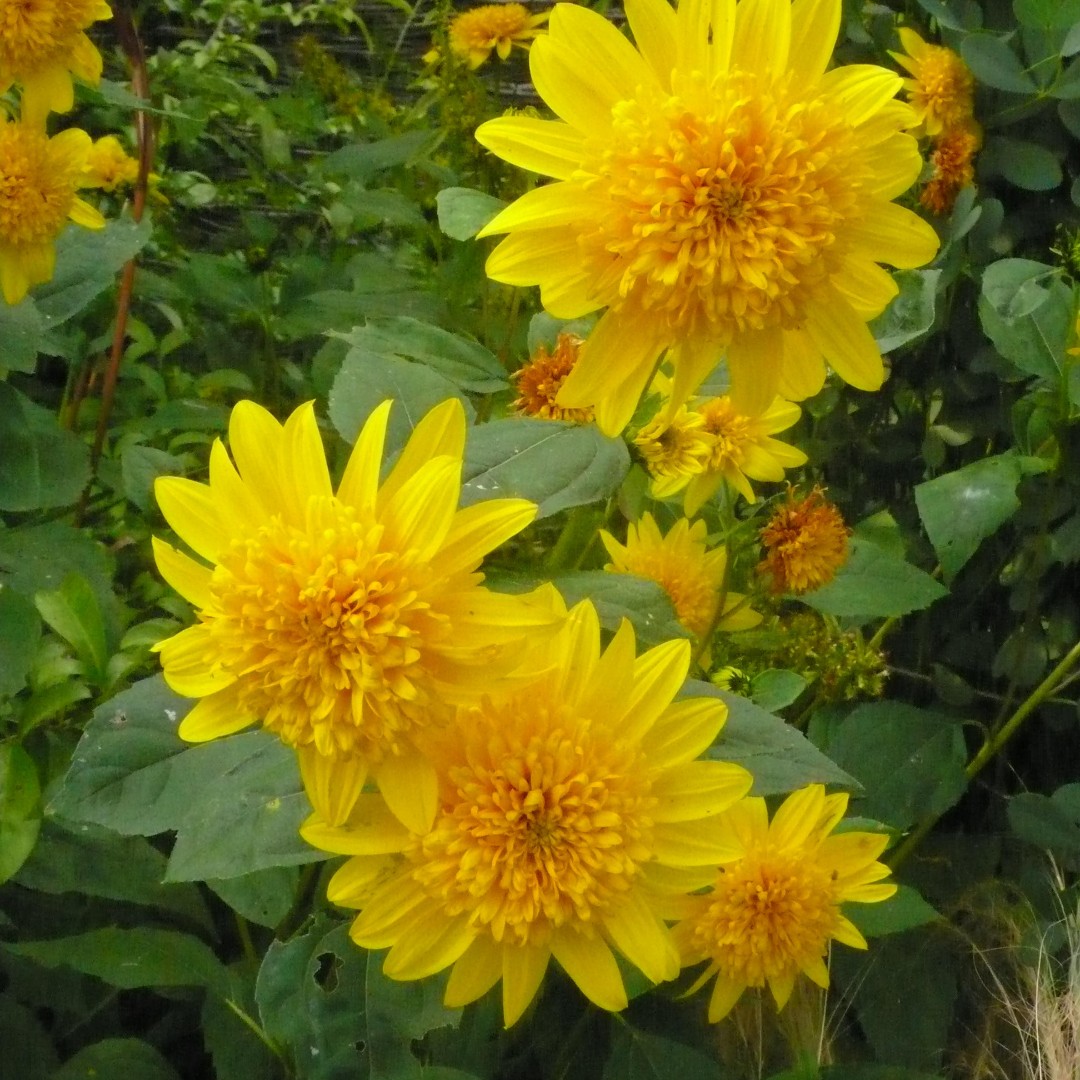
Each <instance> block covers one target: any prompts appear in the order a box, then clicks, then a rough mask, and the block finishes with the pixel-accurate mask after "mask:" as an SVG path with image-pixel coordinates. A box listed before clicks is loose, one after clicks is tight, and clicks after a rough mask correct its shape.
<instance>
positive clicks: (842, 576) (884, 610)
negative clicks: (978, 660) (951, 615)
mask: <svg viewBox="0 0 1080 1080" xmlns="http://www.w3.org/2000/svg"><path fill="white" fill-rule="evenodd" d="M946 595H948V590H947V589H946V588H945V587H944V586H942V585H941V584H940V583H939V582H937V581H935V580H934V579H933V578H932V577H931V576H930V575H929V574H927V573H926V572H925V571H923V570H920V569H919V568H918V567H917V566H912V565H911V563H909V562H907V561H905V560H904V559H900V558H897V557H896V556H895V555H893V554H892V553H890V552H889V551H887V550H885V549H884V548H881V547H878V546H877V545H876V544H874V543H872V542H870V541H868V540H866V539H863V538H860V537H858V536H853V537H852V538H851V543H850V554H849V555H848V560H847V562H846V563H845V564H844V565H843V566H842V567H841V568H840V570H839V571H838V572H837V574H836V577H835V578H834V579H833V580H832V581H830V582H829V584H828V585H824V586H822V588H820V589H817V590H815V591H814V592H812V593H807V594H806V595H805V596H802V597H800V599H801V600H802V602H803V603H804V604H806V605H807V606H808V607H812V608H813V609H814V610H815V611H820V612H823V613H824V614H826V615H836V616H844V617H849V618H857V619H861V620H868V619H877V618H887V617H892V616H898V615H907V614H908V613H909V612H911V611H921V610H922V609H923V608H927V607H929V606H930V605H931V604H932V603H934V601H935V600H939V599H941V597H943V596H946Z"/></svg>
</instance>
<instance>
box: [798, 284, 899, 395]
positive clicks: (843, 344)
mask: <svg viewBox="0 0 1080 1080" xmlns="http://www.w3.org/2000/svg"><path fill="white" fill-rule="evenodd" d="M832 293H833V299H832V301H831V302H823V303H818V304H815V305H814V306H813V307H812V308H811V309H810V310H809V312H808V313H807V319H806V331H807V333H808V334H809V335H810V337H811V339H812V340H813V342H814V344H815V345H816V346H817V347H818V348H819V349H821V353H822V355H823V356H824V357H825V359H826V360H827V361H828V363H829V366H830V367H832V369H833V370H834V371H835V372H836V374H837V375H839V376H840V378H841V379H843V380H844V382H846V383H848V384H849V385H851V386H854V387H855V388H856V389H857V390H878V389H880V387H881V384H882V382H883V381H884V379H885V367H884V365H883V364H882V362H881V350H880V349H878V346H877V342H876V341H874V336H873V334H871V333H870V329H869V327H867V325H866V323H865V322H863V320H862V319H860V318H859V316H858V315H857V314H856V313H855V310H854V308H852V306H851V305H850V304H849V303H848V302H847V301H846V300H845V299H844V298H843V297H842V296H841V295H840V293H839V292H837V291H835V290H832Z"/></svg>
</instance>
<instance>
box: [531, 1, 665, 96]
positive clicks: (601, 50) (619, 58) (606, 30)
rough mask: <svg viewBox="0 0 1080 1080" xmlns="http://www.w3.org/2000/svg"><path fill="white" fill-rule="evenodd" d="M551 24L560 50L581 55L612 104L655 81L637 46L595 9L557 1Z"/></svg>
mask: <svg viewBox="0 0 1080 1080" xmlns="http://www.w3.org/2000/svg"><path fill="white" fill-rule="evenodd" d="M548 28H549V31H550V33H551V37H552V39H553V44H554V43H555V42H556V41H557V43H558V47H559V49H560V51H561V50H563V49H570V50H571V51H573V52H576V53H578V54H579V55H580V58H581V60H582V62H583V63H584V66H585V69H586V72H587V74H588V76H589V78H590V79H591V80H592V81H593V85H594V86H595V87H596V88H597V92H600V93H603V94H604V95H605V104H607V105H608V106H609V107H610V106H611V105H614V104H615V102H617V101H621V100H624V99H627V98H631V97H633V96H634V95H635V94H636V93H637V91H638V90H639V88H640V87H642V86H648V85H649V84H650V83H653V82H654V81H655V80H654V75H653V70H652V68H651V67H649V66H648V65H647V64H646V63H645V61H644V60H643V59H642V57H641V54H640V53H639V52H638V51H637V49H635V48H634V47H633V45H631V44H630V42H629V41H627V40H626V38H625V37H623V35H622V34H621V33H620V32H619V31H618V30H617V29H616V28H615V26H614V25H613V24H612V23H610V22H609V21H608V20H607V19H606V18H604V17H603V16H601V15H598V14H597V13H596V12H595V11H590V10H589V9H588V8H584V7H578V6H577V5H576V4H556V5H555V7H554V8H553V9H552V12H551V20H550V22H549V23H548ZM537 89H539V87H537ZM541 93H543V92H542V91H541Z"/></svg>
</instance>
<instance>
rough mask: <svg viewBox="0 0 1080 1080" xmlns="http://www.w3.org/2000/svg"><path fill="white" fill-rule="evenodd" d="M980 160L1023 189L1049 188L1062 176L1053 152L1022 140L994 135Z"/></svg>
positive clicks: (984, 165) (1047, 189) (1057, 182)
mask: <svg viewBox="0 0 1080 1080" xmlns="http://www.w3.org/2000/svg"><path fill="white" fill-rule="evenodd" d="M968 40H969V41H970V40H971V39H970V38H969V39H968ZM980 161H981V164H982V167H983V169H985V170H989V171H994V172H997V173H999V174H1000V175H1001V176H1004V177H1005V179H1006V180H1008V181H1009V183H1010V184H1015V185H1016V187H1018V188H1023V189H1024V190H1025V191H1052V190H1053V189H1054V188H1056V187H1059V186H1060V184H1061V182H1062V180H1063V179H1064V174H1063V173H1062V171H1061V162H1060V161H1058V159H1057V157H1056V155H1055V154H1053V153H1052V152H1051V151H1050V150H1048V149H1047V148H1046V147H1045V146H1040V145H1039V144H1038V143H1033V142H1027V141H1026V140H1023V139H1009V138H1006V137H1005V136H1004V135H995V136H994V137H993V138H992V139H988V140H987V143H986V147H985V149H984V150H983V152H982V154H981V156H980Z"/></svg>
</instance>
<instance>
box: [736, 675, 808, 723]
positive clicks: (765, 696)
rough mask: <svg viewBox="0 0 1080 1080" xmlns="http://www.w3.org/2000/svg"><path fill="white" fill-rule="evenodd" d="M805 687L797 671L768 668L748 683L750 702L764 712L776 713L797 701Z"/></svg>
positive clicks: (803, 680)
mask: <svg viewBox="0 0 1080 1080" xmlns="http://www.w3.org/2000/svg"><path fill="white" fill-rule="evenodd" d="M806 685H807V684H806V680H805V679H804V678H803V677H802V676H801V675H800V674H799V673H798V672H797V671H786V670H784V669H783V668H770V669H769V670H768V671H762V672H759V673H758V674H757V675H755V676H754V678H753V679H752V680H751V681H750V700H751V701H753V703H754V704H755V705H757V706H758V707H759V708H762V709H764V710H765V711H766V712H771V713H776V712H779V711H780V710H781V709H783V708H786V707H787V706H788V705H790V704H791V703H792V702H794V701H797V700H798V698H799V695H800V694H801V693H802V692H803V691H804V690H805V689H806Z"/></svg>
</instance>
